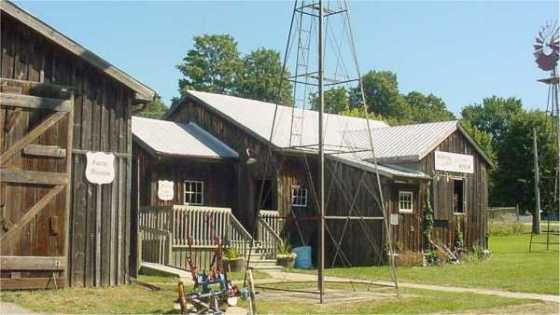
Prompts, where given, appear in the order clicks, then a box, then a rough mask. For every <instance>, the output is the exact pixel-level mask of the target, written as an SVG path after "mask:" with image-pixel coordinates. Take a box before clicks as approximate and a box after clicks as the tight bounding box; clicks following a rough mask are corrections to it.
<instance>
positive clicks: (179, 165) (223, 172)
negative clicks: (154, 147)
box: [133, 144, 236, 208]
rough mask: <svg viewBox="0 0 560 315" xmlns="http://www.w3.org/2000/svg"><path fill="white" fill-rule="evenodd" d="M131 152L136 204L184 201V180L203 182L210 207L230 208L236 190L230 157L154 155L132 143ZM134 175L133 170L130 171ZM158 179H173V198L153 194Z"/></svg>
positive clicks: (145, 204) (173, 203) (178, 202)
mask: <svg viewBox="0 0 560 315" xmlns="http://www.w3.org/2000/svg"><path fill="white" fill-rule="evenodd" d="M133 156H134V158H135V159H136V162H137V163H138V166H139V169H138V180H139V187H140V195H139V200H140V206H172V205H182V204H184V201H185V200H184V185H183V183H184V181H185V180H197V181H202V182H204V203H203V205H205V206H210V207H225V208H231V207H232V204H233V201H234V194H235V192H236V185H235V182H234V180H235V172H234V168H235V165H234V163H235V162H234V161H225V160H195V159H190V158H171V157H169V158H159V159H158V158H155V157H153V156H152V155H150V154H149V153H148V152H146V151H145V150H143V149H142V148H141V147H139V146H137V145H136V144H134V148H133ZM133 175H134V178H133V180H134V179H135V177H136V174H135V173H133ZM158 180H170V181H173V182H174V198H173V200H170V201H163V200H160V199H159V198H158V197H157V189H158V187H157V185H158Z"/></svg>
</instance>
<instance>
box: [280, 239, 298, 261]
mask: <svg viewBox="0 0 560 315" xmlns="http://www.w3.org/2000/svg"><path fill="white" fill-rule="evenodd" d="M276 256H277V257H294V258H295V257H296V254H295V253H292V246H291V245H290V244H289V243H288V242H287V241H283V242H282V243H279V244H278V247H277V254H276Z"/></svg>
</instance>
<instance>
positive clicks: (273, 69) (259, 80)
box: [234, 48, 292, 105]
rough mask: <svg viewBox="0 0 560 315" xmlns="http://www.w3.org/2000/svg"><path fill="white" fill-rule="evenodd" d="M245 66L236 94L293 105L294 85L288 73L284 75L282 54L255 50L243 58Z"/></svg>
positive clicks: (268, 50) (271, 50) (267, 50)
mask: <svg viewBox="0 0 560 315" xmlns="http://www.w3.org/2000/svg"><path fill="white" fill-rule="evenodd" d="M243 65H244V68H243V73H242V75H241V76H240V80H239V83H238V86H237V88H236V91H235V92H234V93H235V94H236V95H237V96H240V97H246V98H251V99H257V100H260V101H265V102H271V103H279V104H284V105H290V104H291V103H292V85H291V84H290V82H289V81H288V76H289V75H288V73H287V72H284V73H282V62H281V60H280V53H278V52H277V51H275V50H273V49H265V48H261V49H257V50H253V51H251V52H250V53H249V54H248V55H247V56H245V57H243Z"/></svg>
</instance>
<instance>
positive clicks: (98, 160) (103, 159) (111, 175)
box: [86, 152, 115, 185]
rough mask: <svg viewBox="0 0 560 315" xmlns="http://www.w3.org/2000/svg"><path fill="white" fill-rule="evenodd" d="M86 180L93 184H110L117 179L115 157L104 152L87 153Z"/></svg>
mask: <svg viewBox="0 0 560 315" xmlns="http://www.w3.org/2000/svg"><path fill="white" fill-rule="evenodd" d="M86 162H87V163H86V179H87V180H88V181H89V182H90V183H92V184H98V185H101V184H110V183H112V182H113V180H114V179H115V155H114V154H112V153H104V152H87V153H86Z"/></svg>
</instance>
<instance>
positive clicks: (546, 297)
mask: <svg viewBox="0 0 560 315" xmlns="http://www.w3.org/2000/svg"><path fill="white" fill-rule="evenodd" d="M268 273H269V274H270V276H271V278H269V279H262V280H257V281H256V282H257V283H273V282H282V281H315V280H316V279H317V276H315V275H310V274H303V273H291V272H268ZM325 280H326V281H332V282H350V281H351V282H353V283H366V284H374V285H380V286H391V287H392V286H393V283H392V282H389V281H367V280H356V279H347V278H341V277H329V276H327V277H325ZM399 286H400V287H401V288H411V289H423V290H433V291H444V292H458V293H461V292H463V293H475V294H484V295H495V296H501V297H505V298H511V299H529V300H539V301H542V302H553V303H558V304H560V295H552V294H536V293H524V292H509V291H503V290H496V289H479V288H464V287H450V286H441V285H431V284H418V283H409V282H399Z"/></svg>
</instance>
